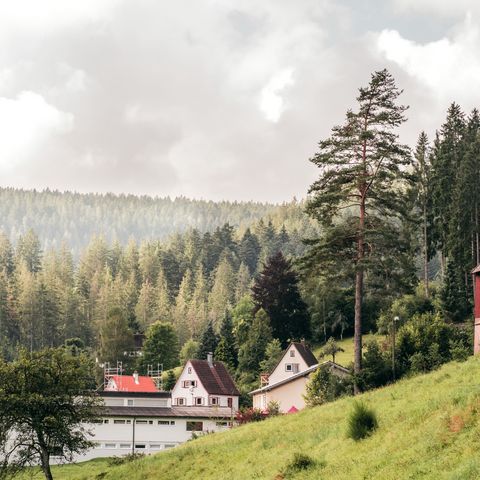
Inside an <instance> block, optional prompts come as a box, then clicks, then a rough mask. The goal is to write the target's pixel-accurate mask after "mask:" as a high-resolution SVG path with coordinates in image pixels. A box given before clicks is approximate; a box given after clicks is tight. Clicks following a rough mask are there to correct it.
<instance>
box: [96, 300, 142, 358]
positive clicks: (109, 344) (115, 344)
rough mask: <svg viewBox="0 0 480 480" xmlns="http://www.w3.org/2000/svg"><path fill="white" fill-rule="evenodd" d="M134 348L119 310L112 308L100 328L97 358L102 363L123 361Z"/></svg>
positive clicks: (123, 316) (128, 329)
mask: <svg viewBox="0 0 480 480" xmlns="http://www.w3.org/2000/svg"><path fill="white" fill-rule="evenodd" d="M133 348H134V343H133V334H132V331H131V330H130V328H129V327H128V322H127V319H126V318H125V315H124V314H123V312H122V310H120V308H112V309H111V310H110V311H109V313H108V315H107V318H106V320H105V322H104V323H103V324H102V325H101V327H100V341H99V357H100V360H101V361H102V362H112V363H115V362H117V361H121V360H123V358H124V357H125V352H129V351H132V350H133Z"/></svg>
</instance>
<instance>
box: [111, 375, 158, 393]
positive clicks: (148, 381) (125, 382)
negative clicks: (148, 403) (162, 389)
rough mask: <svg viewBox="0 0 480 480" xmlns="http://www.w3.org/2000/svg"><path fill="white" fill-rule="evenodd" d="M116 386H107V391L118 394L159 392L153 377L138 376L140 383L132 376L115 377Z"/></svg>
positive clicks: (113, 378) (113, 377) (112, 378)
mask: <svg viewBox="0 0 480 480" xmlns="http://www.w3.org/2000/svg"><path fill="white" fill-rule="evenodd" d="M111 380H113V382H114V385H111V386H110V382H109V385H107V388H106V390H107V391H117V392H158V389H157V387H156V385H155V382H154V381H153V380H152V378H151V377H144V376H140V375H139V376H138V383H137V382H135V379H134V378H133V376H132V375H113V376H112V377H111Z"/></svg>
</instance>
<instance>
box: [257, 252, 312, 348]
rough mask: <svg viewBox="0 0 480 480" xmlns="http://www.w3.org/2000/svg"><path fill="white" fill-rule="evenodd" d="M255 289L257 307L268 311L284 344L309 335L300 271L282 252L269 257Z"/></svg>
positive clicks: (274, 329)
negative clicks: (298, 276)
mask: <svg viewBox="0 0 480 480" xmlns="http://www.w3.org/2000/svg"><path fill="white" fill-rule="evenodd" d="M252 292H253V300H254V302H255V304H256V308H257V309H260V308H263V309H264V310H265V311H266V312H267V314H268V316H269V317H270V321H271V327H272V333H273V336H274V337H275V338H278V339H279V340H280V342H281V343H282V345H283V346H286V344H287V343H288V341H290V340H299V339H300V338H303V337H309V336H310V325H309V317H308V312H307V306H306V304H305V302H304V301H303V300H302V298H301V296H300V292H299V289H298V278H297V275H296V273H295V272H294V271H293V269H292V266H291V263H290V262H289V261H288V260H286V259H285V257H284V256H283V254H282V253H281V252H278V253H277V254H276V255H274V256H273V257H270V258H269V259H268V260H267V263H266V264H265V266H264V268H263V270H262V271H261V272H260V274H259V275H258V277H257V278H256V279H255V283H254V285H253V287H252Z"/></svg>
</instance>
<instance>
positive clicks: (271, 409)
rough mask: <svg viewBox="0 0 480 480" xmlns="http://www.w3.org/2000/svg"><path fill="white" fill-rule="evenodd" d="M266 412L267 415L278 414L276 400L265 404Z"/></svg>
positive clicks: (278, 408)
mask: <svg viewBox="0 0 480 480" xmlns="http://www.w3.org/2000/svg"><path fill="white" fill-rule="evenodd" d="M267 412H268V416H269V417H276V416H277V415H279V414H280V403H278V402H277V401H276V400H271V401H270V402H268V405H267Z"/></svg>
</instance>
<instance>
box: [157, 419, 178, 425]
mask: <svg viewBox="0 0 480 480" xmlns="http://www.w3.org/2000/svg"><path fill="white" fill-rule="evenodd" d="M158 424H159V425H175V422H173V421H170V420H159V421H158Z"/></svg>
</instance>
